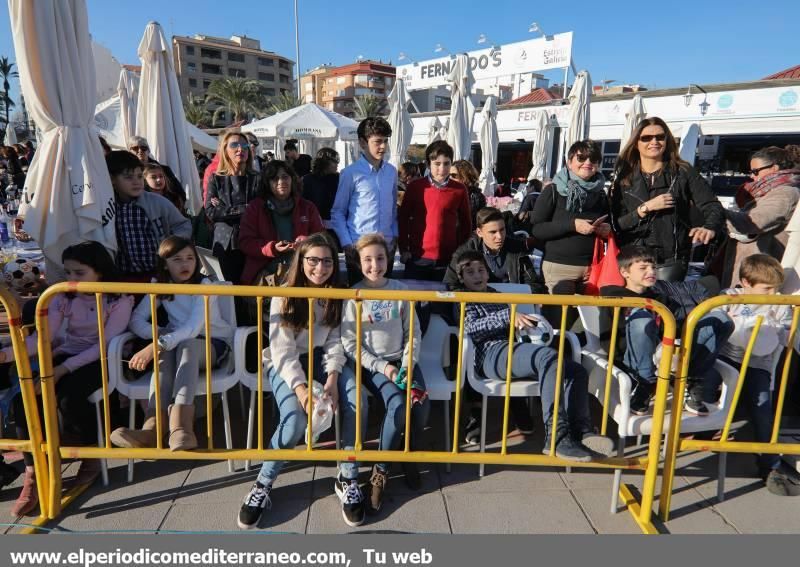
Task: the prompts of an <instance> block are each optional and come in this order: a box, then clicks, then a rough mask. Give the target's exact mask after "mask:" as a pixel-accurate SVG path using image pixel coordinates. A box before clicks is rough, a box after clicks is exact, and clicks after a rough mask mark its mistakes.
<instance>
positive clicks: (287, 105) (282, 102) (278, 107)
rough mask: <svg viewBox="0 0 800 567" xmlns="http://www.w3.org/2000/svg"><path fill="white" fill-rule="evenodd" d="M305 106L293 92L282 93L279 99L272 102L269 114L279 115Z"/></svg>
mask: <svg viewBox="0 0 800 567" xmlns="http://www.w3.org/2000/svg"><path fill="white" fill-rule="evenodd" d="M302 104H303V101H302V100H300V99H299V98H297V97H296V96H295V94H294V93H293V92H291V91H282V92H281V94H280V95H279V96H278V98H276V99H274V100H272V101H270V103H269V106H268V110H267V113H268V114H278V113H280V112H286V111H287V110H291V109H293V108H296V107H298V106H300V105H302Z"/></svg>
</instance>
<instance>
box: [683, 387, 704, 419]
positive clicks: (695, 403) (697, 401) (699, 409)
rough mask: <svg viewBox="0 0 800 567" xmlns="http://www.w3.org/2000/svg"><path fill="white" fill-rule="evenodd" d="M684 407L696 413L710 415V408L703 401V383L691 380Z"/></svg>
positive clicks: (687, 388)
mask: <svg viewBox="0 0 800 567" xmlns="http://www.w3.org/2000/svg"><path fill="white" fill-rule="evenodd" d="M683 407H684V409H685V410H686V411H687V412H689V413H691V414H694V415H708V408H707V407H706V404H705V402H703V383H702V382H698V381H690V382H689V383H688V385H687V386H686V399H685V400H684V402H683Z"/></svg>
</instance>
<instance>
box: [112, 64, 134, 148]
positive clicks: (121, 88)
mask: <svg viewBox="0 0 800 567" xmlns="http://www.w3.org/2000/svg"><path fill="white" fill-rule="evenodd" d="M117 95H118V96H119V106H120V112H121V113H122V116H121V118H122V120H121V123H122V124H121V127H122V133H123V135H124V136H125V147H126V148H127V146H128V140H130V139H131V137H132V136H134V134H135V133H136V104H137V103H138V100H139V76H138V75H137V74H136V73H134V72H132V71H129V70H128V69H125V68H123V69H122V70H121V71H120V72H119V83H118V84H117Z"/></svg>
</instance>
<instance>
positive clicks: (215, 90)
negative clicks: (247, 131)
mask: <svg viewBox="0 0 800 567" xmlns="http://www.w3.org/2000/svg"><path fill="white" fill-rule="evenodd" d="M206 102H207V103H212V104H218V105H219V106H218V107H217V108H216V110H214V114H213V116H212V117H211V121H212V122H214V123H216V122H217V120H218V119H219V118H220V115H221V114H222V113H223V112H225V113H226V114H227V116H228V117H229V119H232V120H230V122H240V121H242V120H245V119H246V118H248V116H250V115H252V114H255V113H257V112H258V111H259V110H260V109H261V107H262V104H263V95H262V94H261V85H260V83H259V82H258V81H256V80H254V79H244V78H239V77H229V78H225V79H216V80H214V81H212V83H211V84H210V85H209V86H208V90H207V91H206Z"/></svg>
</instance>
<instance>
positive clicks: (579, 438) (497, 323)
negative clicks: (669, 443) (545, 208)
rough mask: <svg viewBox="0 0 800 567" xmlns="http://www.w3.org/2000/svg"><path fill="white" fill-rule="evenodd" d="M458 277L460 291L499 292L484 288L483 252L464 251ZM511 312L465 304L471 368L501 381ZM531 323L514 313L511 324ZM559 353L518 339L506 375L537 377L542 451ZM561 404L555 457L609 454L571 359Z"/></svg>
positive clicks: (494, 305)
mask: <svg viewBox="0 0 800 567" xmlns="http://www.w3.org/2000/svg"><path fill="white" fill-rule="evenodd" d="M456 267H457V272H458V279H459V281H460V282H461V284H462V285H463V289H464V290H465V291H471V292H481V293H498V292H497V291H496V290H494V289H492V288H491V287H489V286H488V285H487V284H488V281H489V270H488V267H487V265H486V260H485V259H484V257H483V254H482V253H480V252H478V251H474V250H468V251H465V252H464V253H462V254H461V255H460V256H459V257H458V260H457V264H456ZM510 325H511V310H510V307H509V306H508V305H504V304H497V303H468V304H467V307H466V316H465V321H464V330H465V332H466V334H467V335H468V336H469V338H470V339H471V340H472V343H473V344H474V345H475V370H476V371H477V372H478V375H479V376H481V377H485V378H489V379H496V380H505V375H506V364H507V360H508V350H509V344H508V334H509V327H510ZM535 325H536V320H535V319H534V318H532V317H531V316H530V315H525V314H522V313H517V314H516V318H515V320H514V326H515V327H516V328H517V329H518V330H523V329H526V328H530V327H533V326H535ZM557 366H558V352H557V351H556V350H555V349H553V348H551V347H548V346H543V345H536V344H533V343H528V342H522V343H517V344H515V345H514V349H513V355H512V363H511V375H512V376H511V378H512V380H514V379H530V378H535V379H538V381H539V389H540V395H541V400H542V416H543V420H544V424H545V431H546V435H545V444H544V449H543V453H545V454H549V451H550V439H551V437H550V436H551V434H552V432H551V428H552V424H553V410H554V407H553V406H554V405H555V393H556V372H557ZM562 388H563V390H562V393H561V402H560V403H559V408H558V420H557V424H556V432H555V439H556V456H558V457H560V458H562V459H569V460H572V461H579V462H586V461H590V460H591V459H592V457H593V452H596V453H600V454H601V455H604V456H608V455H611V453H612V451H613V443H612V441H611V439H609V438H608V437H604V436H601V435H597V434H595V432H594V429H593V428H592V425H591V417H590V414H589V394H588V376H587V374H586V370H584V368H583V367H582V366H581V365H580V364H577V363H575V362H574V361H572V360H568V359H566V358H565V359H564V368H563V372H562Z"/></svg>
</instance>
